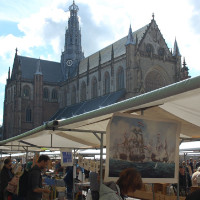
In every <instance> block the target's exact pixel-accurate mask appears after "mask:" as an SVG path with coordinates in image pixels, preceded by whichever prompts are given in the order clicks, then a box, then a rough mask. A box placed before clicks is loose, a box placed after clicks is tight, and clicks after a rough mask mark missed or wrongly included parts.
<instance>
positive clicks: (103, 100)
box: [49, 89, 125, 121]
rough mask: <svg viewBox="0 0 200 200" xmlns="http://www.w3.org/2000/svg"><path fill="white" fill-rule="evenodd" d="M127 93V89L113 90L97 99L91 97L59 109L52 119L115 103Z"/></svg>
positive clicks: (71, 115)
mask: <svg viewBox="0 0 200 200" xmlns="http://www.w3.org/2000/svg"><path fill="white" fill-rule="evenodd" d="M124 95H125V89H122V90H119V91H117V92H113V93H110V94H107V95H104V96H99V97H97V98H95V99H90V100H87V101H84V102H80V103H77V104H74V105H71V106H67V107H65V108H62V109H59V110H58V111H57V113H55V115H53V116H52V117H51V119H50V120H49V121H51V120H59V119H64V118H65V119H67V118H70V117H73V116H75V115H80V114H83V113H86V112H90V111H92V110H96V109H99V108H101V107H105V106H108V105H111V104H114V103H117V102H118V101H119V100H120V99H121V98H122V97H123V96H124Z"/></svg>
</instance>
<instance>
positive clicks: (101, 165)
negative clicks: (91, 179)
mask: <svg viewBox="0 0 200 200" xmlns="http://www.w3.org/2000/svg"><path fill="white" fill-rule="evenodd" d="M100 142H101V144H100V184H102V183H103V174H102V173H103V170H102V168H103V133H101V141H100Z"/></svg>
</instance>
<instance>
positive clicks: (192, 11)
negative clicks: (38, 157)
mask: <svg viewBox="0 0 200 200" xmlns="http://www.w3.org/2000/svg"><path fill="white" fill-rule="evenodd" d="M75 3H76V4H77V5H78V6H79V16H80V26H81V31H82V47H83V50H84V52H85V56H88V55H90V54H92V53H94V52H96V51H98V50H100V49H101V48H103V47H105V46H106V45H109V44H111V43H112V42H114V41H116V40H118V39H120V38H122V37H124V36H126V35H127V33H128V29H129V26H130V24H131V25H132V29H133V31H135V30H137V29H139V28H141V27H143V26H144V25H146V24H148V23H150V21H151V18H152V13H154V14H155V20H156V22H157V24H158V26H159V29H160V31H161V33H162V34H163V36H164V38H165V40H166V42H167V44H168V47H169V48H173V43H174V39H175V37H176V39H177V42H178V46H179V49H180V52H181V55H182V56H183V57H185V58H186V63H187V65H188V67H189V69H190V75H191V76H192V77H194V76H197V75H200V66H199V59H198V57H199V46H200V23H199V21H200V1H198V0H176V1H174V0H168V1H165V2H164V1H160V0H151V1H149V0H140V1H138V0H137V1H136V0H123V1H122V0H109V1H108V0H75ZM71 4H72V0H28V1H27V0H9V1H8V0H1V1H0V123H2V118H3V100H4V88H5V83H6V78H7V73H8V68H9V67H11V68H12V65H13V58H14V54H15V49H16V47H17V48H18V50H19V51H18V54H20V55H23V56H28V57H34V58H39V57H40V58H41V59H47V60H52V61H60V54H61V51H62V49H63V47H64V34H65V28H66V26H67V20H68V17H69V12H65V11H67V10H68V7H69V6H70V5H71Z"/></svg>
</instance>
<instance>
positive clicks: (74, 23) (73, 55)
mask: <svg viewBox="0 0 200 200" xmlns="http://www.w3.org/2000/svg"><path fill="white" fill-rule="evenodd" d="M69 11H70V17H69V19H68V27H67V29H66V32H65V46H64V51H63V52H62V55H61V67H62V71H63V78H64V80H67V79H68V78H70V77H71V76H72V75H73V74H72V73H70V72H72V71H77V67H78V65H79V63H80V61H81V60H83V58H84V53H83V51H82V46H81V30H80V27H79V19H78V11H79V8H78V6H77V5H76V4H75V1H73V4H72V5H71V6H69Z"/></svg>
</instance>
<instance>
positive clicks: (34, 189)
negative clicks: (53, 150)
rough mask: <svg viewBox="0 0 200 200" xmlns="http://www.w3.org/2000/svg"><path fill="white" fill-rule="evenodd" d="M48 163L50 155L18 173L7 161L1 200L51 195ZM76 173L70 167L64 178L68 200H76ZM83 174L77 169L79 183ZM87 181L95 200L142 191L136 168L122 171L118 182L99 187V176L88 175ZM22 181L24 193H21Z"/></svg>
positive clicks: (0, 184)
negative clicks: (45, 180)
mask: <svg viewBox="0 0 200 200" xmlns="http://www.w3.org/2000/svg"><path fill="white" fill-rule="evenodd" d="M49 161H50V158H49V157H48V156H47V155H41V156H39V158H38V160H37V162H36V163H35V164H33V162H29V163H27V165H24V166H23V165H22V166H21V167H20V168H19V167H18V169H17V171H16V169H15V170H14V166H13V162H12V160H11V159H10V158H6V159H5V160H4V165H3V168H2V169H1V173H0V200H41V199H42V195H43V194H44V193H46V194H49V193H50V190H49V189H48V188H44V187H43V179H42V174H44V173H45V169H46V168H47V166H48V163H49ZM60 168H61V165H60V163H58V162H56V165H55V172H56V173H58V172H59V170H60ZM73 169H74V168H73V167H68V168H67V171H66V175H65V176H64V181H65V184H66V188H67V200H71V199H73V197H72V192H73V177H74V176H73V174H74V172H73ZM81 170H82V169H81V168H80V167H76V175H77V177H76V180H77V181H80V180H78V174H79V171H81ZM103 171H104V170H103ZM88 178H89V180H90V189H91V193H92V196H91V199H92V200H108V199H109V200H110V199H113V200H123V199H125V196H126V195H127V194H128V192H134V191H135V190H136V189H140V188H141V187H142V179H141V176H140V174H139V172H138V171H137V170H136V169H133V168H129V169H125V170H124V171H122V172H121V173H120V175H119V179H118V181H117V182H104V183H103V184H101V185H100V176H99V173H96V172H88ZM20 181H21V182H22V190H20V187H21V186H20V185H19V184H20ZM22 191H23V192H24V191H25V193H23V192H22Z"/></svg>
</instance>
